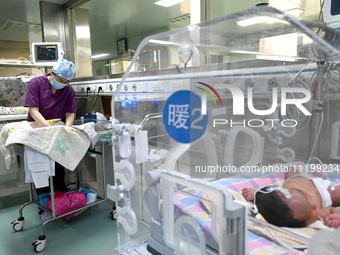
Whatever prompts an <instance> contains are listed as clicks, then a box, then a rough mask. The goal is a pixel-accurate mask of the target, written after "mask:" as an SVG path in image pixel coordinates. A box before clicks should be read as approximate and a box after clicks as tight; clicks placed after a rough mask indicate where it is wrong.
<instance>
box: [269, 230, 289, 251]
mask: <svg viewBox="0 0 340 255" xmlns="http://www.w3.org/2000/svg"><path fill="white" fill-rule="evenodd" d="M265 229H266V230H268V232H269V233H270V235H271V236H272V237H273V239H274V241H276V242H277V243H279V244H280V245H281V246H283V247H285V248H286V249H287V250H295V249H293V248H292V247H290V246H289V245H287V244H285V243H284V242H282V241H281V240H280V239H279V238H278V237H277V236H276V235H275V234H274V233H273V231H271V230H270V229H269V228H268V227H265Z"/></svg>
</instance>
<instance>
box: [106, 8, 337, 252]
mask: <svg viewBox="0 0 340 255" xmlns="http://www.w3.org/2000/svg"><path fill="white" fill-rule="evenodd" d="M339 46H340V41H339V32H338V31H336V30H333V29H331V28H328V27H326V26H324V25H320V24H316V23H313V22H311V21H307V20H300V19H297V18H295V17H292V16H289V15H288V14H285V13H283V12H281V11H279V10H276V9H273V8H271V7H256V8H253V9H250V10H246V11H242V12H239V13H235V14H232V15H228V16H224V17H220V18H217V19H213V20H209V21H206V22H203V23H200V24H197V25H190V26H187V27H183V28H180V29H176V30H172V31H168V32H165V33H161V34H156V35H153V36H149V37H147V38H145V39H144V40H143V41H142V42H141V44H140V45H139V47H138V49H137V50H136V52H135V55H134V56H133V59H132V62H131V64H130V66H129V68H128V70H127V72H126V73H125V74H124V76H123V78H122V80H121V82H120V83H119V85H118V86H117V87H115V88H114V89H116V92H115V94H114V96H113V97H112V103H111V111H112V117H113V118H112V119H116V123H113V133H114V134H113V148H114V169H115V177H116V185H114V186H109V187H108V196H109V197H111V199H112V200H114V201H115V202H116V205H117V212H116V217H117V222H118V226H120V227H121V228H120V229H121V231H119V232H120V237H119V240H120V242H121V244H123V243H128V244H129V241H131V240H133V239H136V234H138V233H140V232H139V231H141V229H142V228H143V226H146V230H147V231H149V229H148V228H149V227H150V226H151V235H150V241H149V242H150V245H149V250H157V251H158V252H160V253H161V254H172V253H173V254H196V252H197V254H205V253H207V254H213V253H218V254H245V253H249V249H250V248H249V247H248V249H247V239H249V238H250V237H249V231H250V230H249V225H248V221H247V209H246V206H245V205H244V204H243V203H242V202H240V201H238V200H237V199H236V198H235V194H234V193H235V192H237V191H239V190H233V188H230V187H229V186H224V187H222V186H221V183H222V182H221V181H219V180H221V179H223V178H224V179H228V180H230V181H231V182H230V184H231V186H233V187H234V188H235V185H234V184H233V182H232V180H237V181H238V182H239V181H240V180H242V181H250V180H252V181H253V182H254V180H257V179H262V180H264V182H263V183H265V184H267V185H268V181H269V180H272V178H266V177H271V176H272V174H282V173H283V174H284V170H285V169H286V168H285V167H287V166H290V165H296V162H300V165H301V164H312V163H316V164H317V165H320V166H321V163H320V162H324V163H329V162H331V160H332V158H331V157H330V155H331V154H332V153H331V146H330V142H331V141H332V137H331V132H330V131H331V130H332V124H333V123H334V122H335V121H337V120H338V119H340V112H339V111H336V108H337V109H339V106H340V105H339V92H340V85H339V80H340V78H339V72H340V65H339V57H340V52H339ZM334 148H335V147H334ZM315 158H317V160H316V161H315ZM165 172H166V173H165ZM162 173H163V174H162ZM160 180H162V181H161V182H160V183H159V181H160ZM239 192H240V191H239ZM239 192H238V193H239ZM185 196H188V197H190V199H189V200H190V201H194V202H193V203H194V205H195V208H196V207H200V208H201V209H197V210H198V211H199V212H200V213H201V212H202V213H205V214H204V217H203V218H204V219H201V220H200V217H199V216H196V215H195V210H193V211H191V210H190V208H191V207H193V205H192V204H190V203H189V202H188V203H184V202H183V200H182V199H183V197H185ZM184 216H185V218H183V217H184ZM247 226H248V228H247ZM247 229H248V230H247ZM254 235H255V234H254ZM178 237H180V238H178ZM304 241H306V240H304ZM128 244H127V245H128ZM306 245H307V244H306ZM119 249H121V250H120V252H122V251H125V250H126V246H120V248H119ZM129 249H131V247H130V248H129ZM283 249H285V248H283ZM193 252H194V253H193Z"/></svg>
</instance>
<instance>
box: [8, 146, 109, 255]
mask: <svg viewBox="0 0 340 255" xmlns="http://www.w3.org/2000/svg"><path fill="white" fill-rule="evenodd" d="M100 146H101V148H102V151H103V147H104V143H100ZM13 148H14V151H15V152H16V154H17V155H19V156H21V157H24V147H23V146H21V145H17V144H14V145H13ZM94 152H95V153H98V154H102V166H103V167H102V169H101V171H102V177H103V180H102V181H103V185H102V186H103V188H104V192H103V193H102V194H100V193H99V192H98V191H95V190H93V188H92V187H89V186H86V184H81V185H80V186H82V187H86V188H89V189H91V190H92V191H93V192H95V193H96V194H97V200H96V201H95V202H91V203H88V204H86V205H85V206H82V207H80V208H77V209H75V210H72V211H69V212H67V213H64V214H60V215H56V211H55V197H54V194H55V190H54V186H53V176H50V178H49V179H50V180H49V183H50V190H51V201H52V211H50V210H49V209H47V208H46V207H44V206H43V205H42V204H41V203H40V202H39V200H38V199H37V198H36V197H35V194H34V192H35V191H34V185H33V184H32V183H29V196H30V201H29V202H27V203H25V204H23V205H22V206H21V207H20V209H19V218H18V219H17V220H15V221H13V222H11V224H13V230H14V231H16V232H19V231H21V230H22V229H23V228H24V224H25V218H24V216H23V209H24V208H25V207H26V206H27V205H30V204H35V205H37V206H38V208H40V209H42V210H44V211H45V212H47V213H49V214H50V215H51V218H49V219H47V220H46V221H45V222H43V223H42V226H41V229H40V235H39V237H38V238H37V239H36V240H35V241H34V242H33V243H32V245H33V246H34V250H35V252H41V251H43V250H44V249H45V246H46V235H45V234H44V228H45V226H46V224H48V223H50V222H52V221H55V220H57V219H60V218H63V217H65V216H67V215H70V214H73V213H76V212H79V211H82V210H85V209H87V208H90V207H93V206H96V205H98V204H100V203H103V202H107V196H106V186H105V180H106V178H105V164H104V162H105V159H104V153H101V152H96V151H94ZM74 171H78V169H76V170H74Z"/></svg>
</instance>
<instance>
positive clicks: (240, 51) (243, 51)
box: [230, 50, 264, 55]
mask: <svg viewBox="0 0 340 255" xmlns="http://www.w3.org/2000/svg"><path fill="white" fill-rule="evenodd" d="M230 52H231V53H237V54H251V55H260V54H264V53H262V52H257V51H249V50H232V51H230Z"/></svg>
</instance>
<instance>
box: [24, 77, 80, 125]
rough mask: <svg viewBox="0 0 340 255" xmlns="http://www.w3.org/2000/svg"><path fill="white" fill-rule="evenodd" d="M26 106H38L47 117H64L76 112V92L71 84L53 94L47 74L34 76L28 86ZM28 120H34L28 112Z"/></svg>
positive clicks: (47, 118)
mask: <svg viewBox="0 0 340 255" xmlns="http://www.w3.org/2000/svg"><path fill="white" fill-rule="evenodd" d="M24 106H25V107H38V108H39V112H40V113H41V115H42V116H43V117H44V118H45V119H46V120H49V119H58V118H61V119H64V118H65V114H66V113H67V112H69V113H76V98H75V92H74V90H73V88H72V86H71V85H70V84H67V85H66V86H65V88H63V89H58V90H57V91H56V92H55V94H53V91H52V88H51V85H50V83H49V81H48V79H47V76H46V75H42V76H38V77H34V78H32V79H31V80H30V82H29V83H28V87H27V94H26V99H25V105H24ZM27 121H34V119H33V118H32V117H31V115H30V114H29V113H28V116H27Z"/></svg>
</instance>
